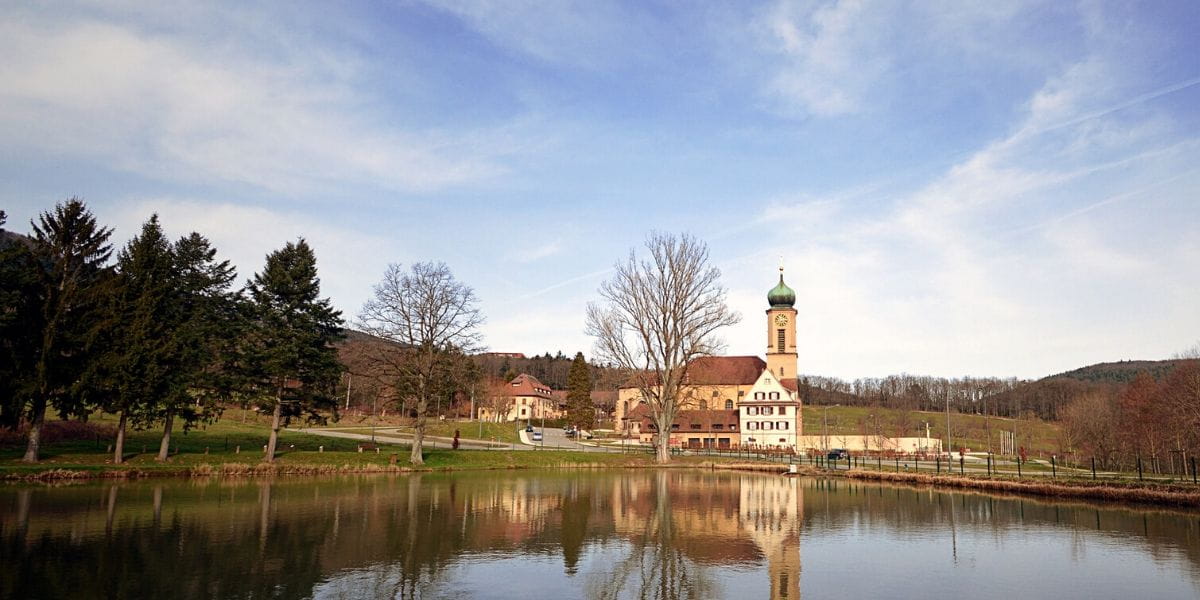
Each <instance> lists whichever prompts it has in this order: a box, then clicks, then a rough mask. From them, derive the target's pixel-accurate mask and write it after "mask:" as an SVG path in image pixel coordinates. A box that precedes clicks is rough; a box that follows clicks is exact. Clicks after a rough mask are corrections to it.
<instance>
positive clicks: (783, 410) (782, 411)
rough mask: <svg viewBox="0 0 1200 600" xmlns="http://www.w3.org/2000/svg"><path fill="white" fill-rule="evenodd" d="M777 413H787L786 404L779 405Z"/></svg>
mask: <svg viewBox="0 0 1200 600" xmlns="http://www.w3.org/2000/svg"><path fill="white" fill-rule="evenodd" d="M779 414H781V415H786V414H787V407H786V406H780V407H779Z"/></svg>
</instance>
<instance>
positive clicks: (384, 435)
mask: <svg viewBox="0 0 1200 600" xmlns="http://www.w3.org/2000/svg"><path fill="white" fill-rule="evenodd" d="M356 429H357V428H356ZM533 430H534V431H542V432H543V433H542V436H543V440H542V441H541V442H534V441H533V440H532V439H531V436H530V434H527V433H525V431H524V430H522V431H521V443H520V444H505V443H499V442H487V441H483V440H472V439H467V438H463V437H460V438H459V439H458V441H459V447H460V448H463V449H468V450H537V449H539V448H545V449H559V450H576V451H579V452H606V451H608V452H611V450H605V449H604V448H598V447H596V446H594V445H590V444H581V443H579V442H576V441H575V440H573V439H571V438H569V437H567V434H566V432H565V431H563V430H562V429H559V428H554V427H546V428H545V429H542V428H541V427H534V428H533ZM300 431H302V432H304V433H310V434H312V435H321V436H325V437H334V438H342V439H348V440H360V441H364V442H370V441H371V440H372V439H374V441H375V443H377V444H403V445H409V444H412V434H411V433H408V432H407V431H402V430H400V429H397V428H394V427H380V428H379V429H376V430H375V433H374V435H372V434H370V433H358V432H355V431H340V430H338V429H337V428H332V429H325V428H320V429H301V430H300ZM360 431H361V430H360ZM452 444H453V440H452V439H450V438H445V437H433V436H425V447H427V448H450V447H451V445H452Z"/></svg>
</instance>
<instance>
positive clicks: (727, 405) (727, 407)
mask: <svg viewBox="0 0 1200 600" xmlns="http://www.w3.org/2000/svg"><path fill="white" fill-rule="evenodd" d="M725 410H733V400H726V401H725Z"/></svg>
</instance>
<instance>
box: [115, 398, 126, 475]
mask: <svg viewBox="0 0 1200 600" xmlns="http://www.w3.org/2000/svg"><path fill="white" fill-rule="evenodd" d="M125 419H126V416H125V411H121V418H120V420H119V421H118V422H117V444H116V447H115V449H114V450H113V464H114V465H119V464H121V463H122V462H123V461H124V460H125Z"/></svg>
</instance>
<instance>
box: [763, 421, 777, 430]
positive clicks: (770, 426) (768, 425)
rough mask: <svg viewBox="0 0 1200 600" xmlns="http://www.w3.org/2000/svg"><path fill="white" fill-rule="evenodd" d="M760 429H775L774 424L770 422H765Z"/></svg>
mask: <svg viewBox="0 0 1200 600" xmlns="http://www.w3.org/2000/svg"><path fill="white" fill-rule="evenodd" d="M762 429H775V424H774V423H772V422H770V421H767V422H765V423H763V424H762Z"/></svg>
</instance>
